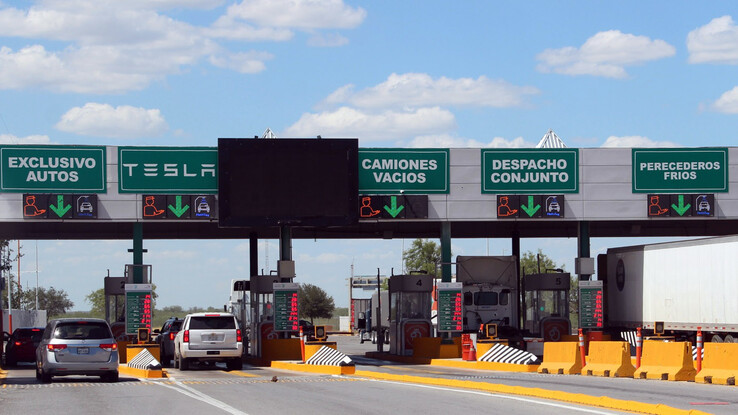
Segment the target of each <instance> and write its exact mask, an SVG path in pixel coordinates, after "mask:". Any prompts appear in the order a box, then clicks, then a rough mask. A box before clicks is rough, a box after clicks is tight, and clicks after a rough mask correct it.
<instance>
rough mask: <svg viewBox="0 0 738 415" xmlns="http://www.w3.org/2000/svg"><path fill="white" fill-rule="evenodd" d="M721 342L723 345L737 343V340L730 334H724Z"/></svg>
mask: <svg viewBox="0 0 738 415" xmlns="http://www.w3.org/2000/svg"><path fill="white" fill-rule="evenodd" d="M723 342H725V343H738V339H736V338H735V337H733V335H732V334H726V335H725V338H724V339H723Z"/></svg>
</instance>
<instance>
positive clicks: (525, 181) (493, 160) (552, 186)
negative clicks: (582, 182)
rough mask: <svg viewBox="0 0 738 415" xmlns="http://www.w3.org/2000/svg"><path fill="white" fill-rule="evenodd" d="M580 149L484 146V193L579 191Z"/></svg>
mask: <svg viewBox="0 0 738 415" xmlns="http://www.w3.org/2000/svg"><path fill="white" fill-rule="evenodd" d="M578 192H579V149H576V148H555V149H554V148H552V149H529V150H522V149H504V150H499V149H495V150H492V149H489V150H487V149H483V150H482V193H578Z"/></svg>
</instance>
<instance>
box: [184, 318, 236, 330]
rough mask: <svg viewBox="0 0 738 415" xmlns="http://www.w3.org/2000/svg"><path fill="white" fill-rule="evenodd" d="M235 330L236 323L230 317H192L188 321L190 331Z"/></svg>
mask: <svg viewBox="0 0 738 415" xmlns="http://www.w3.org/2000/svg"><path fill="white" fill-rule="evenodd" d="M235 328H236V321H235V320H234V318H233V317H231V316H225V317H220V316H203V317H192V319H191V320H190V330H213V329H216V330H218V329H219V330H224V329H235Z"/></svg>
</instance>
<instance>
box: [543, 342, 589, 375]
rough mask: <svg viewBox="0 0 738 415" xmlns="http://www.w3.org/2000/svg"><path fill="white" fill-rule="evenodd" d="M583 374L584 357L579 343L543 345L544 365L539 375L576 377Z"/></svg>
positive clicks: (548, 343) (550, 343) (547, 343)
mask: <svg viewBox="0 0 738 415" xmlns="http://www.w3.org/2000/svg"><path fill="white" fill-rule="evenodd" d="M581 372H582V355H581V354H580V353H579V343H578V342H546V343H543V363H541V365H540V366H539V367H538V373H554V374H559V375H574V374H579V373H581Z"/></svg>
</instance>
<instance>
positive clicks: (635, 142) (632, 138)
mask: <svg viewBox="0 0 738 415" xmlns="http://www.w3.org/2000/svg"><path fill="white" fill-rule="evenodd" d="M602 147H628V148H631V147H681V146H680V145H679V144H675V143H672V142H670V141H653V140H651V139H650V138H648V137H643V136H640V135H629V136H622V137H616V136H614V135H611V136H610V137H607V140H605V144H603V145H602Z"/></svg>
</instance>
